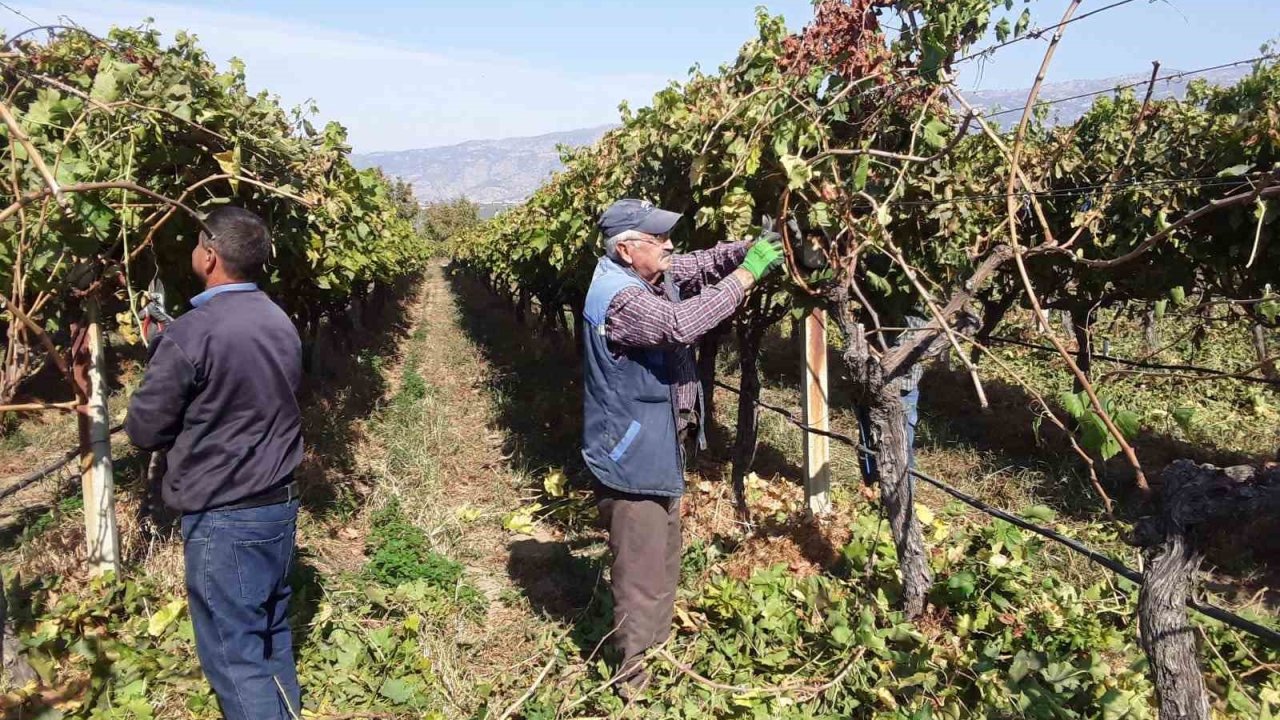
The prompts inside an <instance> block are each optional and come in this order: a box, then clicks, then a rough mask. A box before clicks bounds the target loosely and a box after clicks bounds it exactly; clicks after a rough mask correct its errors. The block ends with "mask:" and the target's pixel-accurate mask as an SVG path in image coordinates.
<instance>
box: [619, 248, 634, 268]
mask: <svg viewBox="0 0 1280 720" xmlns="http://www.w3.org/2000/svg"><path fill="white" fill-rule="evenodd" d="M616 247H617V248H618V259H619V260H621V261H622V263H623V264H624V265H630V264H632V263H631V260H632V257H631V246H630V245H628V244H626V243H618V244H617V246H616Z"/></svg>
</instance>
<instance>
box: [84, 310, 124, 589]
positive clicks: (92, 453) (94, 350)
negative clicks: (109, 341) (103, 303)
mask: <svg viewBox="0 0 1280 720" xmlns="http://www.w3.org/2000/svg"><path fill="white" fill-rule="evenodd" d="M85 320H86V323H87V326H88V327H87V330H88V336H89V337H88V344H89V353H88V358H87V359H88V367H87V368H86V369H87V374H88V379H89V403H88V406H87V408H86V411H85V413H84V414H82V415H81V416H80V472H81V482H82V485H83V490H84V529H85V542H86V543H87V545H88V547H87V549H86V550H87V553H86V554H87V558H88V562H89V573H90V574H91V575H101V574H103V573H105V572H107V571H111V572H119V570H120V551H119V545H120V537H119V531H118V529H117V528H116V506H115V481H114V478H113V476H112V471H111V429H110V428H109V427H108V415H107V379H106V370H107V368H106V355H105V353H104V352H103V346H102V318H101V310H100V308H99V306H98V301H97V299H96V298H93V297H90V298H89V299H88V300H86V301H85ZM80 355H81V356H83V353H81V354H80ZM77 361H81V360H80V358H79V357H77Z"/></svg>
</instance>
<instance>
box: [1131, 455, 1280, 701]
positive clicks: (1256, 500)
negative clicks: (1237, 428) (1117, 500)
mask: <svg viewBox="0 0 1280 720" xmlns="http://www.w3.org/2000/svg"><path fill="white" fill-rule="evenodd" d="M1161 477H1162V479H1163V481H1164V494H1163V502H1162V503H1161V508H1160V512H1159V514H1158V515H1156V516H1153V517H1149V518H1145V519H1143V520H1142V521H1140V522H1139V523H1138V524H1137V525H1136V526H1135V528H1134V536H1133V542H1134V544H1135V545H1137V546H1139V547H1141V548H1142V554H1143V557H1144V559H1145V560H1146V569H1145V572H1144V573H1143V585H1142V590H1141V592H1140V593H1139V595H1138V626H1139V629H1140V631H1141V637H1140V641H1141V644H1142V649H1143V651H1144V652H1145V653H1146V654H1147V659H1148V660H1149V661H1150V663H1151V673H1152V678H1153V680H1154V682H1155V686H1156V699H1157V701H1158V702H1159V706H1160V718H1161V720H1208V719H1209V695H1208V692H1207V690H1206V689H1205V684H1204V675H1203V674H1202V673H1201V671H1200V664H1199V662H1198V660H1197V657H1196V641H1195V634H1194V631H1193V629H1192V627H1191V624H1190V622H1189V621H1188V619H1187V599H1188V596H1189V594H1190V592H1191V585H1192V582H1193V580H1194V574H1195V571H1196V570H1197V569H1198V568H1199V567H1200V561H1201V560H1202V559H1203V550H1202V547H1203V539H1204V537H1205V535H1206V533H1207V532H1210V531H1211V530H1213V529H1214V528H1215V526H1217V527H1221V524H1222V523H1223V522H1224V521H1225V522H1230V523H1232V524H1233V525H1236V526H1240V525H1241V524H1242V523H1243V522H1244V521H1245V520H1247V519H1249V518H1253V517H1259V516H1260V515H1261V514H1263V513H1267V514H1270V515H1272V516H1274V515H1275V514H1276V512H1277V510H1280V468H1270V469H1268V470H1262V471H1259V470H1255V469H1254V468H1251V467H1230V468H1218V467H1215V466H1213V465H1197V464H1195V463H1193V462H1191V461H1190V460H1179V461H1177V462H1175V463H1173V464H1172V465H1170V466H1169V467H1167V468H1165V470H1164V472H1163V473H1162V475H1161Z"/></svg>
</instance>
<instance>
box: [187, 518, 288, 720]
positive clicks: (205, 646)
mask: <svg viewBox="0 0 1280 720" xmlns="http://www.w3.org/2000/svg"><path fill="white" fill-rule="evenodd" d="M297 521H298V501H296V500H294V501H292V502H287V503H278V504H275V505H264V506H262V507H256V508H247V509H243V510H207V511H204V512H196V513H190V514H187V515H184V516H183V517H182V537H183V540H184V541H185V555H186V565H187V599H188V603H189V605H190V608H191V624H192V625H193V626H194V627H195V634H196V652H197V653H198V654H199V656H200V667H201V668H202V669H203V670H204V674H205V677H207V678H208V679H209V684H210V685H212V686H213V691H214V693H215V694H217V696H218V704H219V705H220V706H221V707H222V715H223V717H224V718H227V720H292V718H293V717H294V716H295V714H296V715H301V713H302V704H301V690H300V689H299V687H298V673H297V669H296V668H295V667H294V664H293V638H292V636H291V634H290V632H289V621H288V612H289V597H290V595H292V593H293V591H292V589H291V588H290V587H289V581H288V575H289V564H290V562H291V560H292V559H293V543H294V534H295V532H296V530H297ZM277 682H278V683H279V684H278V685H277ZM286 703H288V704H287V705H286ZM291 708H292V710H293V714H291V713H290V709H291Z"/></svg>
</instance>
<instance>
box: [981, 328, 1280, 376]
mask: <svg viewBox="0 0 1280 720" xmlns="http://www.w3.org/2000/svg"><path fill="white" fill-rule="evenodd" d="M989 340H991V341H992V342H997V343H1003V344H1005V345H1017V346H1018V347H1024V348H1030V349H1032V350H1039V351H1041V352H1047V353H1054V354H1057V352H1058V351H1057V350H1055V349H1054V348H1051V347H1049V346H1048V345H1037V344H1036V343H1030V342H1026V341H1025V340H1016V339H1014V338H1009V337H1000V336H996V335H993V336H992V337H990V338H989ZM1090 357H1092V358H1093V359H1095V360H1105V361H1107V362H1113V363H1116V364H1117V365H1127V366H1129V367H1137V368H1145V369H1148V370H1174V371H1183V372H1195V373H1203V374H1206V375H1209V376H1212V377H1219V378H1228V379H1231V380H1240V381H1243V382H1251V383H1258V384H1259V385H1271V386H1273V387H1280V380H1273V379H1271V378H1260V377H1254V376H1253V375H1240V374H1238V373H1229V372H1225V371H1223V370H1215V369H1213V368H1206V367H1199V366H1196V365H1161V364H1159V363H1147V362H1142V361H1140V360H1129V359H1127V358H1119V357H1113V356H1111V355H1100V354H1097V353H1091V354H1090Z"/></svg>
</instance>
